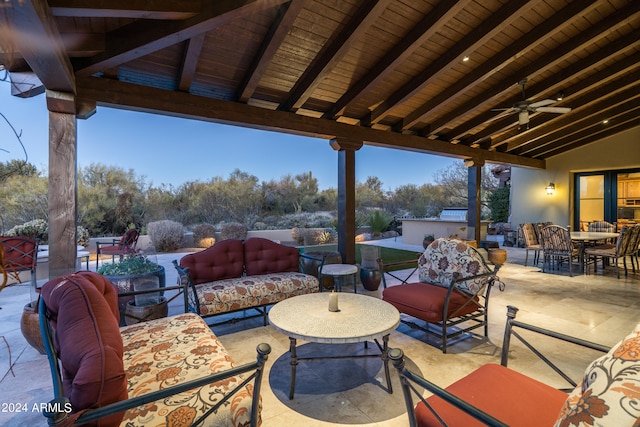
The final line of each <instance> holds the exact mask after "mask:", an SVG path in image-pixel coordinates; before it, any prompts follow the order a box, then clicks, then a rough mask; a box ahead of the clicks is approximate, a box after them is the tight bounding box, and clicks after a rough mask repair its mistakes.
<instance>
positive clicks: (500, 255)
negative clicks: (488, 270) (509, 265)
mask: <svg viewBox="0 0 640 427" xmlns="http://www.w3.org/2000/svg"><path fill="white" fill-rule="evenodd" d="M488 252H489V257H488V258H489V261H490V262H491V263H492V264H495V265H502V264H504V263H505V262H506V261H507V251H506V250H505V249H495V248H489V250H488Z"/></svg>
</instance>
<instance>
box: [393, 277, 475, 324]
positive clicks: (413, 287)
mask: <svg viewBox="0 0 640 427" xmlns="http://www.w3.org/2000/svg"><path fill="white" fill-rule="evenodd" d="M448 290H449V289H448V288H443V287H442V286H437V285H432V284H429V283H422V282H418V283H407V284H405V285H398V286H391V287H389V288H387V289H385V290H384V291H383V292H382V299H383V300H384V301H386V302H388V303H389V304H391V305H393V306H394V307H395V308H397V309H398V311H399V312H400V313H405V314H408V315H409V316H413V317H415V318H416V319H421V320H424V321H426V322H440V321H442V320H443V314H444V300H445V298H446V296H447V292H448ZM468 298H469V297H468V296H467V295H465V294H463V293H462V292H458V291H455V290H454V291H453V294H452V295H451V299H450V301H449V315H451V314H452V313H454V312H455V314H456V315H457V316H462V315H465V314H469V313H473V312H474V311H476V310H477V309H478V308H479V305H478V304H477V303H476V301H477V297H475V298H474V299H473V300H472V301H471V302H469V303H467V301H468ZM465 303H467V305H466V306H464V308H463V309H461V310H460V311H459V312H456V310H458V309H460V307H462V306H463V305H464V304H465Z"/></svg>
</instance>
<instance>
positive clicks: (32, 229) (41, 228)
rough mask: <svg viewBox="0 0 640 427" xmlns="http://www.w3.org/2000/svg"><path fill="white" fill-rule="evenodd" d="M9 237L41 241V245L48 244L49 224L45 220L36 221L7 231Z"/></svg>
mask: <svg viewBox="0 0 640 427" xmlns="http://www.w3.org/2000/svg"><path fill="white" fill-rule="evenodd" d="M7 236H22V237H28V238H30V239H39V240H40V243H41V244H46V243H47V242H48V241H49V224H48V223H47V221H45V220H44V219H34V220H33V221H27V222H25V223H24V224H21V225H16V226H15V227H13V228H11V229H10V230H9V231H7Z"/></svg>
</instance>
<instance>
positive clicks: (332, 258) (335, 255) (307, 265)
mask: <svg viewBox="0 0 640 427" xmlns="http://www.w3.org/2000/svg"><path fill="white" fill-rule="evenodd" d="M305 254H306V255H309V256H312V257H315V258H322V257H326V258H325V260H324V263H325V264H342V255H340V252H337V251H315V252H305ZM300 260H301V261H302V271H303V272H305V273H307V274H310V275H312V276H315V277H318V267H320V261H316V260H313V259H309V258H300ZM322 286H323V287H324V289H333V277H330V276H323V277H322Z"/></svg>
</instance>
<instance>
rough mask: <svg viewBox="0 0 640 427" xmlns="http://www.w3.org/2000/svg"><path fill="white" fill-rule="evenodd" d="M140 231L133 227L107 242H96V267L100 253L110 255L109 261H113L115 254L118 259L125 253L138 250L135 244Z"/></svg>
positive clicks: (132, 252) (129, 253) (128, 253)
mask: <svg viewBox="0 0 640 427" xmlns="http://www.w3.org/2000/svg"><path fill="white" fill-rule="evenodd" d="M139 236H140V233H138V230H136V229H135V228H131V229H129V230H127V231H126V232H125V233H124V234H123V235H122V237H121V238H120V239H111V240H110V241H108V242H96V269H97V268H98V261H99V260H100V255H111V262H114V261H115V257H116V255H117V256H118V257H120V260H122V258H123V257H124V256H125V255H131V254H135V253H137V252H138V250H137V249H136V244H137V243H138V237H139Z"/></svg>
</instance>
